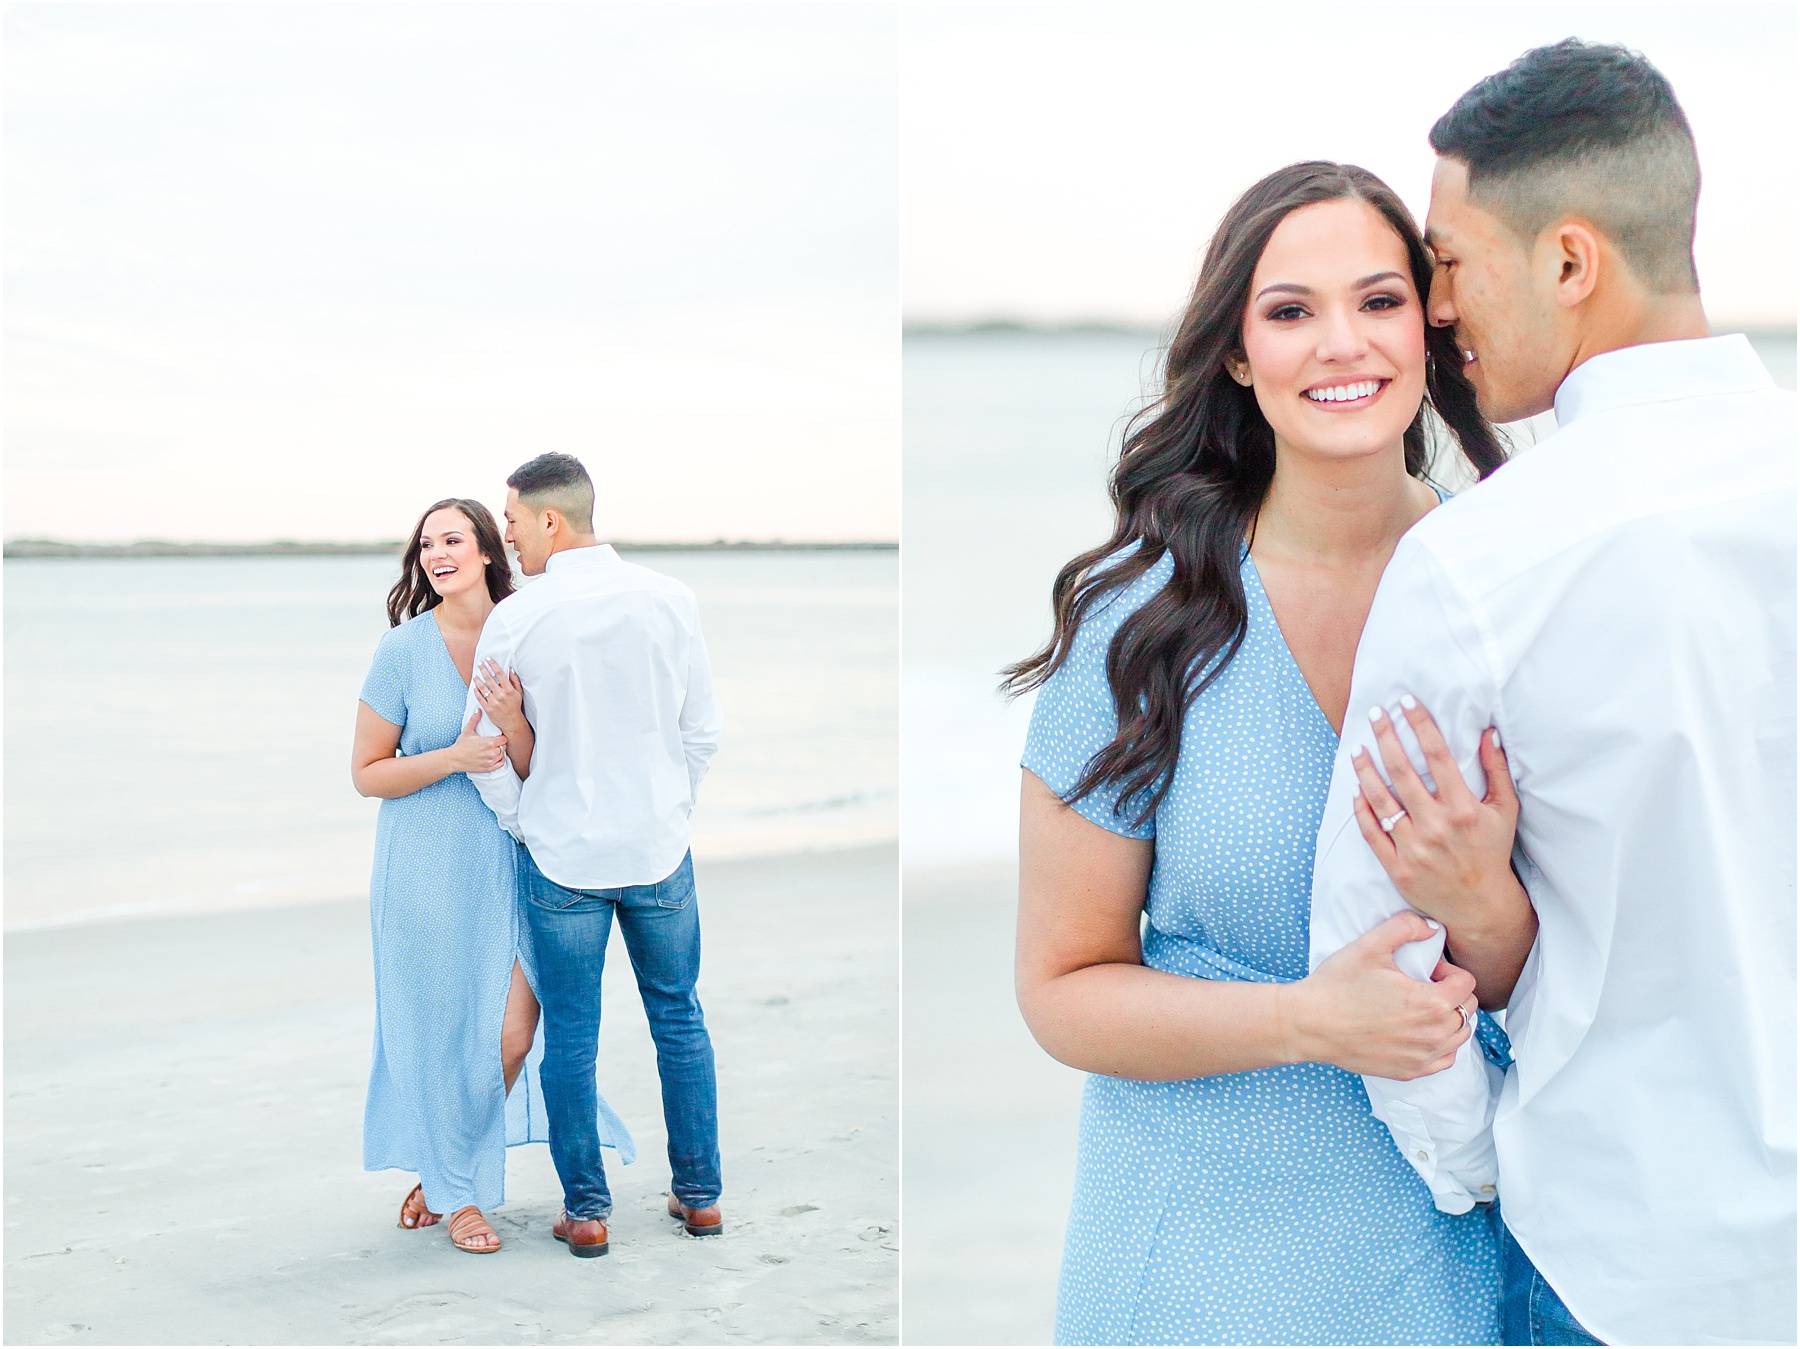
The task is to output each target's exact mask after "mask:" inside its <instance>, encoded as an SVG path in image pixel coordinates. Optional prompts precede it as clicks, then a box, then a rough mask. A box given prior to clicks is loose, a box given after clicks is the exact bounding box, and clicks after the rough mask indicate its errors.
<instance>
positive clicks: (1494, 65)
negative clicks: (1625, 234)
mask: <svg viewBox="0 0 1800 1349" xmlns="http://www.w3.org/2000/svg"><path fill="white" fill-rule="evenodd" d="M901 34H902V48H901V50H902V61H901V70H902V77H901V91H902V92H901V107H902V145H903V154H902V164H903V187H902V199H903V201H904V203H905V224H906V228H905V233H904V237H903V249H902V257H903V266H904V274H905V307H906V317H907V318H908V320H909V321H913V322H921V323H931V322H940V323H941V322H948V323H958V322H968V321H971V320H978V319H992V318H1010V319H1021V320H1028V321H1039V322H1068V321H1077V320H1103V321H1115V322H1125V323H1135V324H1147V325H1150V326H1153V327H1161V326H1162V325H1163V324H1164V323H1165V321H1167V320H1168V319H1170V318H1171V317H1172V316H1173V315H1174V314H1175V313H1176V312H1178V311H1179V309H1180V308H1181V306H1182V304H1183V303H1184V301H1185V299H1186V296H1187V291H1188V289H1189V287H1190V285H1191V283H1192V278H1193V271H1194V268H1195V267H1196V266H1197V264H1198V261H1199V254H1200V253H1201V252H1202V251H1203V250H1204V247H1205V244H1206V240H1207V238H1208V236H1209V235H1210V234H1211V232H1212V230H1213V227H1214V226H1215V225H1216V224H1217V223H1218V220H1219V217H1220V216H1221V215H1222V214H1223V213H1224V211H1225V208H1226V207H1227V206H1228V205H1229V204H1230V202H1231V201H1232V200H1233V199H1234V198H1235V197H1236V196H1237V195H1238V194H1239V193H1240V192H1242V191H1243V189H1245V188H1246V187H1248V186H1249V185H1250V184H1251V183H1253V182H1255V181H1256V180H1257V179H1258V178H1260V177H1262V176H1263V175H1264V174H1265V173H1268V172H1270V171H1271V170H1273V169H1276V168H1279V167H1280V166H1281V165H1283V164H1286V163H1290V162H1292V161H1295V160H1300V159H1335V160H1340V161H1348V162H1352V163H1357V164H1361V165H1362V166H1363V167H1365V168H1368V169H1370V170H1372V171H1374V172H1375V173H1376V174H1378V175H1380V176H1381V177H1382V178H1384V179H1386V180H1387V182H1388V183H1389V184H1390V185H1391V186H1392V187H1393V188H1394V189H1395V190H1396V191H1398V192H1399V194H1400V195H1401V197H1402V198H1403V199H1404V200H1405V201H1406V202H1407V204H1408V205H1409V206H1410V207H1411V208H1412V209H1413V211H1414V213H1415V214H1416V215H1417V216H1418V217H1419V219H1420V220H1421V222H1423V219H1424V213H1425V207H1426V203H1427V200H1428V197H1429V190H1430V178H1431V166H1432V154H1431V149H1430V146H1429V145H1428V144H1427V142H1426V133H1427V132H1428V131H1429V129H1430V127H1431V124H1432V122H1434V121H1435V120H1436V119H1437V118H1438V117H1439V116H1440V115H1441V114H1443V113H1444V112H1445V111H1447V110H1448V109H1449V107H1450V105H1451V104H1452V103H1454V102H1455V101H1456V99H1457V97H1458V96H1460V95H1461V94H1462V93H1463V91H1464V90H1466V89H1467V88H1469V86H1470V85H1472V84H1474V83H1475V82H1476V81H1477V80H1479V79H1480V78H1481V77H1483V76H1484V75H1488V74H1491V73H1492V72H1494V71H1496V70H1499V69H1501V68H1503V67H1504V66H1506V65H1507V64H1508V63H1509V62H1511V61H1512V60H1513V58H1514V57H1516V56H1518V55H1519V54H1520V53H1522V52H1523V51H1525V50H1527V49H1528V48H1531V47H1535V46H1540V45H1543V44H1545V43H1548V42H1555V41H1558V40H1560V39H1562V38H1565V37H1581V38H1586V39H1590V40H1598V41H1610V42H1623V43H1624V44H1626V45H1627V46H1630V47H1633V48H1635V49H1637V50H1639V51H1641V52H1643V53H1644V55H1645V56H1647V57H1648V58H1649V59H1650V60H1651V61H1652V62H1653V63H1654V64H1655V65H1656V66H1657V67H1658V68H1659V69H1660V70H1661V71H1662V72H1663V73H1664V74H1665V75H1666V76H1667V77H1668V78H1669V81H1670V83H1671V84H1672V85H1673V86H1674V88H1675V93H1676V96H1677V97H1678V98H1679V99H1680V100H1681V102H1682V106H1683V107H1684V108H1685V110H1686V112H1687V114H1688V118H1689V121H1690V122H1691V123H1692V125H1693V128H1694V135H1695V140H1696V142H1697V143H1698V146H1699V152H1700V164H1701V173H1702V176H1703V179H1704V185H1703V187H1702V190H1701V195H1700V217H1699V229H1698V237H1697V241H1696V255H1697V262H1698V265H1699V270H1700V280H1701V286H1702V290H1703V293H1704V296H1705V299H1706V302H1707V308H1708V311H1709V315H1710V317H1711V318H1712V320H1713V322H1714V324H1715V326H1717V327H1737V326H1773V327H1787V328H1791V327H1793V325H1794V299H1795V285H1796V272H1795V239H1796V233H1797V217H1796V212H1795V188H1794V179H1795V174H1794V149H1793V146H1794V132H1795V110H1796V103H1795V91H1796V86H1797V85H1800V78H1797V74H1800V73H1797V71H1796V65H1795V7H1794V6H1793V5H1792V4H1789V3H1766V4H1719V3H1698V4H1662V5H1656V4H1518V3H1493V2H1492V0H1489V2H1487V3H1446V2H1442V0H1440V3H1436V4H1429V5H1424V4H1413V5H1400V4H1380V3H1370V4H1358V5H1354V6H1350V5H1296V4H1282V3H1273V2H1271V3H1260V4H1179V5H1166V4H1151V5H1144V4H1131V3H1107V4H1080V5H1038V4H1029V5H1018V4H989V5H935V4H934V5H916V6H910V7H908V8H906V9H905V10H904V12H903V19H902V28H901Z"/></svg>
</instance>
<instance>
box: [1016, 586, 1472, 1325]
mask: <svg viewBox="0 0 1800 1349" xmlns="http://www.w3.org/2000/svg"><path fill="white" fill-rule="evenodd" d="M1171 570H1172V564H1171V562H1170V559H1169V558H1168V557H1167V556H1165V557H1164V558H1163V559H1162V560H1161V561H1160V562H1159V563H1158V564H1157V565H1156V566H1155V567H1153V568H1152V569H1151V570H1150V571H1149V572H1148V573H1146V574H1145V575H1144V576H1143V577H1141V578H1139V580H1138V581H1137V582H1136V583H1134V584H1133V585H1132V586H1130V587H1129V588H1128V589H1126V590H1125V591H1123V592H1122V593H1121V594H1119V595H1117V596H1115V597H1114V598H1113V599H1112V601H1111V602H1110V603H1109V604H1108V605H1107V606H1106V607H1105V608H1104V609H1103V610H1101V611H1100V612H1099V613H1097V614H1093V615H1091V616H1090V617H1089V619H1088V621H1087V622H1086V623H1085V624H1083V625H1082V628H1081V630H1080V632H1079V633H1078V634H1077V637H1076V642H1075V647H1074V651H1073V652H1072V654H1071V655H1070V658H1069V660H1068V662H1067V663H1066V664H1065V665H1064V666H1063V668H1062V669H1061V670H1059V671H1058V672H1057V673H1056V675H1055V676H1054V677H1052V678H1051V680H1050V681H1049V682H1048V683H1047V684H1046V685H1045V686H1044V687H1043V689H1041V690H1040V691H1039V693H1038V697H1037V703H1036V706H1035V708H1034V709H1033V712H1032V719H1031V732H1030V735H1029V737H1028V739H1027V741H1026V747H1025V753H1024V756H1023V764H1024V766H1025V767H1026V768H1028V769H1030V770H1031V771H1032V772H1033V773H1035V774H1037V775H1038V776H1039V777H1040V778H1042V779H1043V780H1044V781H1045V782H1046V783H1047V784H1049V786H1050V787H1051V788H1052V789H1054V790H1056V791H1058V792H1067V791H1068V790H1069V789H1070V788H1072V787H1073V785H1074V783H1075V781H1076V779H1077V778H1078V777H1079V776H1080V774H1081V770H1082V769H1083V768H1084V767H1085V766H1086V764H1087V763H1088V761H1089V759H1091V758H1092V757H1093V755H1094V754H1095V753H1096V752H1097V751H1098V750H1100V749H1101V748H1102V747H1103V746H1105V745H1106V744H1107V743H1108V742H1109V741H1110V740H1111V738H1112V736H1113V733H1114V730H1115V728H1116V726H1117V722H1116V720H1115V716H1114V711H1113V703H1112V695H1111V692H1110V690H1109V689H1108V687H1107V683H1106V667H1105V660H1106V649H1107V646H1108V644H1109V643H1110V642H1111V640H1112V637H1113V634H1114V633H1115V632H1117V630H1118V628H1119V625H1120V624H1121V623H1122V622H1123V621H1124V620H1125V618H1126V617H1127V616H1128V615H1129V614H1130V613H1131V612H1133V611H1134V610H1135V609H1136V608H1137V607H1138V606H1139V605H1141V604H1143V603H1144V602H1145V601H1146V600H1148V599H1149V598H1150V596H1152V595H1153V594H1155V593H1156V592H1157V591H1158V590H1159V589H1161V587H1162V586H1163V585H1165V584H1166V583H1167V581H1168V577H1169V575H1170V572H1171ZM1243 578H1244V588H1245V592H1246V598H1247V600H1248V602H1249V630H1248V633H1247V634H1246V637H1245V641H1244V645H1243V647H1242V649H1241V650H1240V651H1239V652H1238V654H1237V656H1236V658H1235V659H1234V660H1233V661H1232V662H1231V664H1229V665H1228V666H1227V667H1226V668H1225V670H1224V672H1223V673H1222V674H1221V675H1220V676H1219V678H1218V679H1217V680H1216V681H1215V682H1214V683H1213V684H1212V685H1211V687H1209V688H1208V689H1207V691H1206V692H1205V693H1204V694H1202V695H1201V697H1200V699H1199V700H1198V701H1197V702H1196V703H1195V704H1194V706H1193V708H1192V709H1191V710H1190V711H1189V713H1188V715H1187V719H1186V723H1185V725H1184V727H1183V731H1182V740H1181V754H1180V758H1179V761H1178V764H1177V766H1176V770H1175V774H1174V777H1173V779H1172V781H1171V783H1170V788H1169V792H1168V794H1167V796H1165V797H1164V799H1163V802H1162V805H1161V806H1160V807H1159V808H1158V810H1157V812H1156V814H1155V816H1154V818H1153V819H1152V820H1151V821H1150V822H1149V823H1148V824H1146V825H1145V826H1144V827H1142V828H1134V827H1132V826H1131V825H1130V823H1129V818H1130V812H1129V811H1127V812H1126V815H1125V817H1124V818H1121V817H1120V816H1119V815H1116V814H1114V812H1113V808H1112V807H1113V797H1112V796H1111V795H1110V794H1109V793H1107V792H1104V791H1102V792H1096V793H1094V794H1093V795H1092V796H1090V797H1088V798H1086V799H1084V800H1082V801H1080V802H1077V803H1076V804H1075V809H1076V810H1077V811H1078V812H1079V813H1080V814H1081V815H1083V816H1084V817H1085V818H1087V819H1089V820H1092V821H1093V822H1094V823H1096V824H1099V825H1101V826H1103V827H1104V828H1107V829H1110V830H1112V831H1114V832H1116V833H1120V834H1125V835H1127V836H1130V837H1135V838H1154V839H1155V844H1156V860H1155V866H1154V868H1153V870H1152V872H1151V877H1150V887H1149V894H1148V896H1147V900H1146V910H1147V912H1148V916H1149V925H1148V927H1147V928H1146V934H1145V944H1144V959H1145V963H1146V964H1148V965H1151V966H1152V967H1155V968H1158V969H1165V970H1170V971H1173V972H1175V973H1179V974H1184V975H1189V976H1192V977H1195V978H1213V979H1219V978H1223V979H1251V980H1255V981H1258V982H1268V981H1274V980H1289V979H1297V978H1300V977H1303V976H1304V975H1305V973H1306V924H1307V916H1308V913H1309V911H1310V899H1311V889H1312V860H1313V847H1314V843H1315V841H1316V837H1317V833H1318V825H1319V818H1320V815H1321V814H1322V812H1323V810H1324V806H1325V794H1326V787H1327V784H1328V781H1329V778H1330V774H1331V763H1332V757H1333V754H1334V753H1335V751H1336V749H1337V737H1336V736H1335V735H1334V734H1333V732H1332V730H1331V726H1330V723H1328V722H1327V721H1326V720H1325V716H1324V714H1323V713H1322V712H1321V711H1320V710H1319V707H1318V704H1317V702H1316V701H1315V700H1314V699H1313V696H1312V691H1311V690H1310V689H1309V688H1308V687H1307V685H1306V681H1305V679H1304V678H1303V677H1302V676H1301V674H1300V671H1299V668H1298V667H1297V666H1296V665H1295V664H1294V661H1293V657H1292V655H1291V654H1290V653H1289V651H1288V648H1287V645H1286V643H1285V642H1284V641H1283V640H1282V637H1281V632H1280V629H1279V627H1278V626H1277V625H1276V622H1275V617H1274V614H1273V612H1272V611H1271V610H1270V608H1269V604H1268V598H1267V596H1266V595H1265V594H1264V593H1263V589H1262V583H1261V581H1260V579H1259V578H1258V576H1257V574H1256V569H1255V566H1254V565H1253V564H1252V563H1251V562H1250V560H1249V559H1248V558H1247V557H1246V558H1245V560H1244V564H1243ZM1498 1223H1499V1219H1498V1214H1497V1213H1496V1212H1492V1211H1490V1212H1480V1211H1477V1212H1474V1213H1470V1214H1466V1215H1464V1216H1461V1217H1450V1216H1448V1215H1446V1214H1442V1213H1439V1212H1438V1211H1437V1210H1436V1209H1435V1208H1434V1207H1432V1202H1431V1194H1430V1191H1428V1190H1427V1189H1426V1188H1425V1185H1424V1183H1423V1182H1422V1181H1421V1180H1420V1179H1419V1178H1418V1176H1417V1175H1416V1174H1414V1172H1413V1171H1412V1169H1411V1168H1410V1167H1408V1166H1407V1165H1406V1163H1405V1161H1404V1160H1403V1159H1402V1158H1401V1157H1400V1155H1399V1153H1398V1152H1396V1151H1395V1150H1394V1146H1393V1143H1392V1142H1391V1141H1390V1139H1389V1137H1388V1133H1387V1130H1386V1129H1385V1128H1383V1127H1382V1125H1381V1124H1380V1123H1379V1122H1378V1121H1377V1120H1376V1119H1375V1118H1374V1116H1373V1115H1371V1114H1370V1113H1369V1101H1368V1096H1367V1094H1366V1093H1365V1092H1364V1090H1363V1086H1362V1082H1361V1079H1359V1078H1357V1077H1356V1076H1354V1075H1353V1074H1350V1073H1346V1072H1343V1071H1341V1070H1340V1069H1337V1068H1333V1067H1329V1066H1327V1065H1324V1064H1299V1065H1295V1066H1292V1067H1285V1068H1268V1069H1262V1070H1260V1071H1257V1072H1248V1073H1231V1074H1226V1075H1222V1076H1218V1077H1207V1078H1197V1079H1195V1080H1193V1081H1188V1082H1135V1081H1124V1080H1119V1079H1114V1078H1108V1077H1101V1076H1094V1077H1090V1078H1089V1079H1088V1083H1087V1088H1086V1091H1085V1092H1084V1094H1083V1098H1082V1111H1081V1134H1080V1145H1079V1156H1078V1162H1077V1166H1076V1178H1075V1199H1074V1203H1073V1205H1072V1207H1071V1210H1070V1215H1069V1228H1068V1233H1067V1236H1066V1239H1065V1244H1064V1251H1063V1270H1062V1282H1061V1288H1060V1291H1059V1293H1058V1298H1057V1315H1056V1342H1057V1343H1058V1344H1495V1343H1497V1342H1498V1340H1499V1329H1500V1327H1499V1292H1500V1289H1499V1245H1498V1241H1499V1226H1498Z"/></svg>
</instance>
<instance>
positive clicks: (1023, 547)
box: [901, 332, 1795, 867]
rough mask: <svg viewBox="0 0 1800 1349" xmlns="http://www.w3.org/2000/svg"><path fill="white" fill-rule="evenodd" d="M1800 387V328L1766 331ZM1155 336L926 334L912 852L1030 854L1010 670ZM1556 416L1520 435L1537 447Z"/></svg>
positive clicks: (924, 858)
mask: <svg viewBox="0 0 1800 1349" xmlns="http://www.w3.org/2000/svg"><path fill="white" fill-rule="evenodd" d="M1752 340H1753V342H1754V343H1755V345H1756V348H1757V351H1758V353H1759V354H1760V355H1761V356H1762V358H1763V360H1764V362H1765V364H1767V365H1768V367H1769V369H1770V372H1771V374H1773V375H1774V377H1775V379H1776V381H1777V383H1779V384H1781V385H1782V386H1783V387H1785V388H1789V389H1792V388H1793V387H1794V365H1795V344H1794V337H1793V335H1792V334H1786V335H1782V336H1775V337H1766V336H1756V337H1753V339H1752ZM1157 346H1158V339H1157V337H1156V335H1155V334H1150V333H1112V332H1085V333H1084V332H1072V333H1032V332H987V333H969V334H916V335H909V336H908V338H907V340H906V343H905V347H904V356H903V359H904V366H905V376H904V385H903V391H904V393H903V404H902V425H903V427H904V447H903V463H904V470H903V472H904V478H903V491H904V500H903V503H902V506H903V511H904V520H905V546H904V552H903V555H902V567H903V586H902V590H903V595H904V598H903V604H902V632H903V637H902V644H903V651H904V661H905V665H904V671H903V675H902V708H903V713H902V714H903V718H904V726H905V735H904V747H903V759H902V769H901V781H902V784H903V788H902V796H903V803H902V811H903V821H902V842H901V847H902V856H903V859H904V862H905V864H906V865H907V866H909V867H931V866H948V865H959V864H964V863H972V862H981V861H997V860H1003V859H1006V858H1008V857H1011V856H1012V855H1013V854H1014V851H1015V845H1016V837H1017V829H1018V806H1017V801H1018V791H1019V771H1018V767H1017V764H1018V757H1019V750H1020V748H1021V746H1022V745H1023V743H1024V736H1025V725H1026V721H1027V719H1028V717H1029V713H1030V699H1029V698H1024V699H1020V700H1019V701H1017V702H1015V703H1011V704H1008V703H1006V702H1005V701H1004V700H1002V699H1001V698H1000V697H999V695H998V694H996V693H995V692H994V689H995V685H996V684H997V682H998V671H999V670H1000V668H1001V667H1002V666H1003V665H1005V664H1007V663H1008V662H1010V661H1014V660H1018V659H1019V658H1020V657H1022V656H1025V655H1028V654H1030V653H1031V652H1032V651H1033V650H1034V649H1036V648H1037V647H1038V646H1039V645H1040V644H1041V643H1042V642H1043V641H1044V640H1045V639H1046V638H1047V637H1048V636H1049V633H1050V608H1049V597H1050V583H1051V581H1052V580H1053V579H1054V578H1055V576H1056V572H1057V569H1058V568H1059V567H1061V566H1062V564H1063V563H1064V562H1066V561H1068V560H1069V558H1071V557H1073V556H1074V555H1075V554H1076V553H1078V552H1080V551H1082V550H1083V549H1085V548H1089V547H1092V546H1093V545H1094V544H1095V543H1098V542H1100V541H1101V540H1103V539H1104V538H1105V537H1106V535H1107V533H1108V532H1109V528H1110V524H1111V511H1110V507H1109V505H1108V503H1107V499H1106V472H1107V468H1108V466H1109V465H1110V463H1111V461H1112V458H1113V456H1114V455H1115V454H1116V453H1117V449H1118V441H1119V432H1120V429H1121V427H1122V425H1123V422H1124V420H1125V418H1126V417H1127V416H1128V415H1129V414H1130V413H1131V412H1132V411H1133V410H1135V409H1136V407H1137V406H1139V404H1140V402H1141V400H1142V399H1143V397H1144V396H1145V395H1146V394H1147V393H1148V392H1149V391H1150V390H1151V389H1152V388H1153V382H1154V380H1155V376H1156V371H1157ZM1553 427H1554V421H1553V419H1552V418H1551V417H1549V416H1548V415H1546V416H1545V417H1543V418H1538V419H1534V421H1533V422H1532V423H1529V424H1525V425H1522V426H1520V427H1518V428H1515V429H1514V433H1515V438H1516V440H1517V441H1518V442H1519V443H1520V444H1521V445H1524V446H1528V445H1529V444H1530V443H1531V442H1533V441H1534V440H1535V439H1536V438H1537V437H1538V436H1540V435H1542V434H1544V433H1545V432H1547V431H1548V430H1550V429H1553Z"/></svg>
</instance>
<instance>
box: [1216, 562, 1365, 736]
mask: <svg viewBox="0 0 1800 1349" xmlns="http://www.w3.org/2000/svg"><path fill="white" fill-rule="evenodd" d="M1243 565H1244V566H1245V567H1246V568H1248V569H1249V573H1250V575H1251V577H1252V578H1253V579H1254V580H1255V581H1256V593H1257V595H1258V596H1259V597H1261V599H1262V607H1263V611H1264V612H1265V613H1267V614H1268V616H1269V623H1270V626H1272V627H1273V628H1274V629H1275V644H1276V645H1277V646H1279V647H1280V648H1281V654H1282V655H1284V656H1286V657H1287V664H1288V669H1289V670H1291V671H1293V675H1294V678H1295V679H1297V680H1299V681H1300V687H1301V688H1303V689H1305V690H1306V701H1307V704H1308V705H1309V706H1310V707H1311V708H1312V710H1313V715H1314V716H1316V717H1318V719H1319V721H1320V723H1321V724H1322V725H1323V726H1324V727H1325V731H1326V734H1328V735H1329V736H1330V737H1331V741H1332V743H1333V744H1336V743H1337V742H1338V741H1340V740H1342V739H1343V738H1344V733H1343V732H1342V731H1336V730H1333V729H1332V727H1331V718H1330V717H1328V716H1326V715H1325V709H1324V708H1323V707H1321V706H1319V695H1318V694H1316V693H1314V692H1313V686H1312V684H1311V682H1310V681H1308V679H1307V678H1306V671H1304V670H1302V669H1301V668H1300V662H1299V661H1298V660H1296V659H1295V658H1294V648H1293V647H1291V646H1289V645H1288V639H1287V634H1286V633H1285V632H1283V631H1282V630H1281V619H1280V618H1278V617H1276V614H1275V605H1274V603H1273V602H1272V601H1271V600H1270V599H1269V588H1268V587H1267V586H1265V585H1264V584H1263V578H1262V572H1261V571H1259V570H1258V569H1257V566H1256V559H1255V558H1254V557H1252V556H1251V555H1250V550H1249V549H1248V548H1245V549H1244V562H1243ZM1344 715H1345V716H1346V717H1348V716H1349V715H1350V709H1349V708H1345V709H1344Z"/></svg>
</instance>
